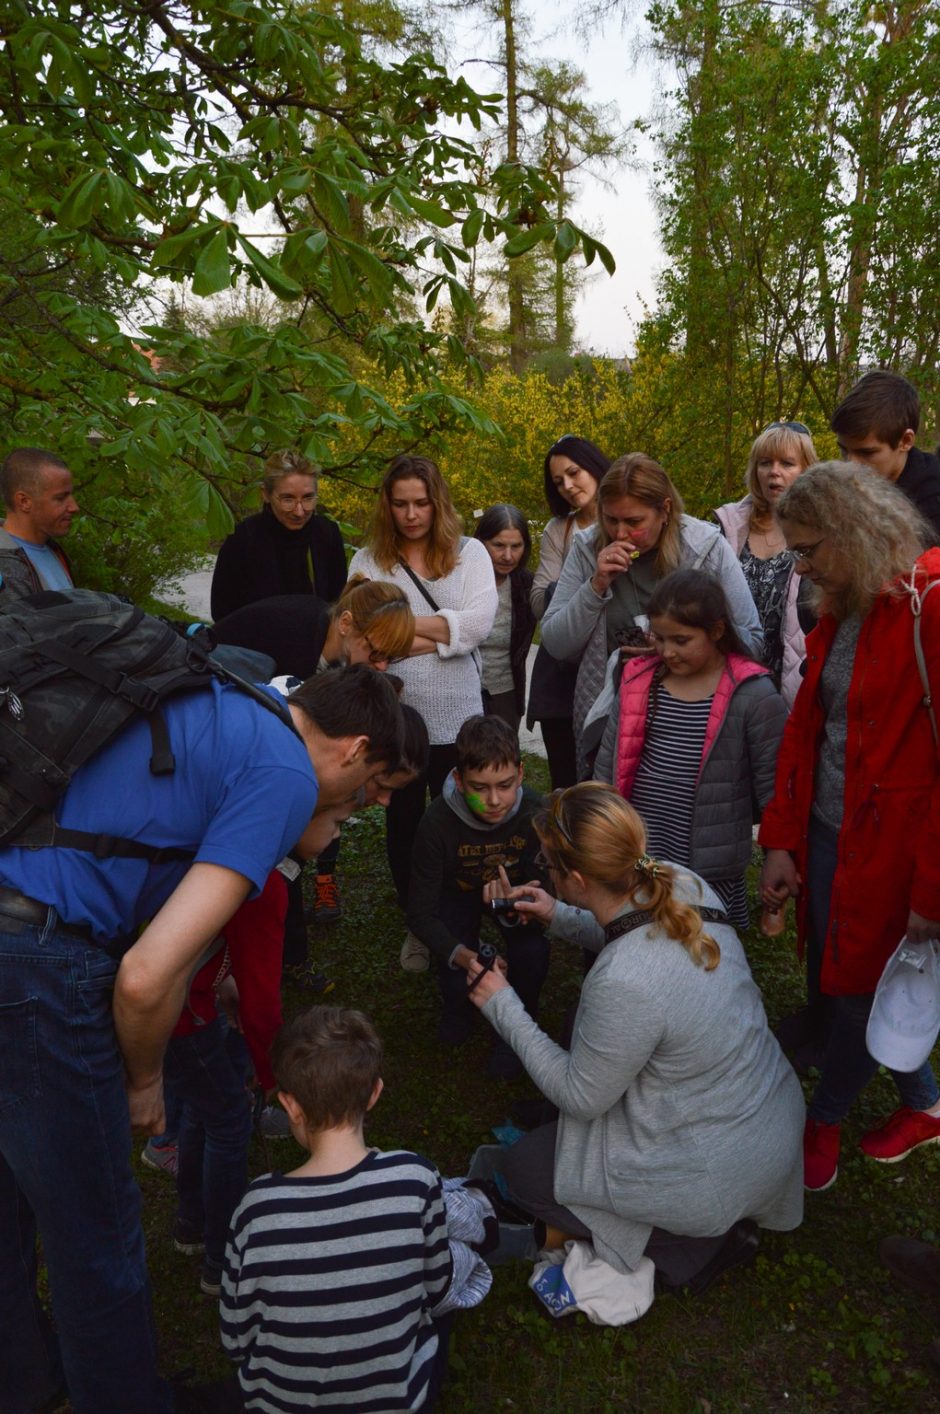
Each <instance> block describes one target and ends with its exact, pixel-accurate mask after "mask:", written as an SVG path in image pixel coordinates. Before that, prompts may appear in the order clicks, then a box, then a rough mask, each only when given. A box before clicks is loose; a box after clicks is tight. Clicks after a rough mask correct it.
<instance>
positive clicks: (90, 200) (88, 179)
mask: <svg viewBox="0 0 940 1414" xmlns="http://www.w3.org/2000/svg"><path fill="white" fill-rule="evenodd" d="M104 175H105V174H104V172H86V173H84V175H83V176H81V177H78V178H76V180H75V181H74V182H73V183H72V185H71V186H70V187H69V188H68V190H67V191H66V193H65V195H64V196H63V198H62V200H61V201H60V202H59V206H58V210H57V212H56V219H57V220H58V221H59V223H60V225H63V226H71V228H72V229H73V230H75V231H77V230H80V229H81V227H82V226H85V225H87V224H88V222H89V221H90V220H91V218H92V216H93V215H94V213H95V207H96V204H97V198H98V191H99V188H100V186H101V182H102V179H103V177H104Z"/></svg>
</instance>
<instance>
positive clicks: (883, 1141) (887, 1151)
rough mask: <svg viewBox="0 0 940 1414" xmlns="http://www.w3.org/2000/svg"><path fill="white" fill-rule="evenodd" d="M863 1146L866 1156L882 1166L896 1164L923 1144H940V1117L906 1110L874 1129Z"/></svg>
mask: <svg viewBox="0 0 940 1414" xmlns="http://www.w3.org/2000/svg"><path fill="white" fill-rule="evenodd" d="M859 1142H860V1147H861V1150H862V1153H863V1154H867V1155H868V1157H869V1158H870V1159H877V1160H878V1162H879V1164H896V1163H897V1162H898V1160H899V1159H906V1158H907V1156H908V1154H912V1153H913V1152H914V1150H915V1149H919V1148H920V1146H921V1145H922V1144H936V1143H938V1142H940V1116H937V1115H929V1114H926V1113H925V1112H924V1111H923V1110H909V1109H907V1108H906V1107H902V1108H901V1109H899V1110H895V1112H894V1114H893V1115H891V1116H890V1118H888V1119H886V1120H885V1122H884V1124H881V1125H879V1126H878V1128H877V1129H870V1130H869V1131H868V1133H867V1134H864V1135H863V1136H862V1138H861V1140H860V1141H859Z"/></svg>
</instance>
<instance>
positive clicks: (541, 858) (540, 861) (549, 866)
mask: <svg viewBox="0 0 940 1414" xmlns="http://www.w3.org/2000/svg"><path fill="white" fill-rule="evenodd" d="M533 863H534V864H535V867H536V869H543V870H544V871H545V872H546V873H551V872H553V871H554V872H555V873H556V874H557V873H559V872H560V871H559V868H558V865H557V864H553V863H552V861H551V860H550V859H549V857H548V855H547V854H546V853H545V851H544V849H540V850H539V852H538V854H537V855H536V856H535V859H534V860H533Z"/></svg>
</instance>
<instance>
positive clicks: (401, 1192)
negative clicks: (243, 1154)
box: [221, 1150, 451, 1414]
mask: <svg viewBox="0 0 940 1414" xmlns="http://www.w3.org/2000/svg"><path fill="white" fill-rule="evenodd" d="M450 1273H451V1261H450V1252H449V1249H448V1243H447V1222H446V1216H445V1211H444V1202H443V1197H442V1193H441V1180H440V1176H439V1174H438V1172H437V1170H436V1169H435V1168H434V1166H433V1164H430V1163H429V1162H428V1161H427V1160H426V1159H422V1158H420V1157H418V1156H417V1155H416V1154H410V1153H406V1152H403V1151H393V1152H390V1153H380V1152H379V1151H377V1150H373V1151H372V1152H370V1153H369V1154H368V1155H367V1156H366V1158H364V1159H363V1160H362V1162H361V1163H359V1164H357V1165H356V1167H355V1168H352V1169H350V1170H348V1171H347V1172H346V1173H341V1174H333V1175H330V1176H328V1177H325V1178H295V1177H285V1176H284V1175H283V1174H278V1173H272V1174H266V1175H265V1176H264V1177H263V1178H259V1179H257V1180H256V1181H255V1182H254V1183H252V1184H251V1186H250V1187H249V1189H248V1192H247V1193H246V1194H245V1197H244V1198H243V1199H242V1202H241V1203H240V1204H239V1207H238V1209H237V1210H236V1212H235V1216H234V1218H233V1219H232V1228H231V1232H230V1234H229V1242H228V1249H227V1251H226V1254H225V1271H224V1274H223V1279H222V1301H221V1320H222V1343H223V1345H224V1346H225V1349H226V1351H227V1352H228V1354H229V1355H230V1356H231V1358H232V1359H233V1360H235V1361H236V1362H237V1363H238V1365H239V1380H240V1382H241V1387H242V1394H243V1396H244V1399H245V1405H246V1408H247V1409H250V1410H264V1411H268V1410H271V1411H294V1410H300V1409H321V1410H325V1409H355V1410H357V1411H359V1414H369V1412H370V1411H371V1414H387V1411H392V1410H399V1409H400V1410H415V1409H420V1408H421V1406H422V1404H423V1403H424V1402H425V1398H426V1396H427V1388H428V1381H429V1379H430V1374H431V1366H432V1362H433V1359H434V1355H435V1353H436V1351H437V1337H436V1335H435V1333H434V1330H433V1328H432V1325H431V1316H430V1312H431V1310H432V1308H433V1307H434V1306H436V1305H437V1303H438V1302H439V1301H440V1300H441V1298H442V1297H443V1296H444V1294H445V1292H446V1291H447V1287H448V1284H449V1281H450Z"/></svg>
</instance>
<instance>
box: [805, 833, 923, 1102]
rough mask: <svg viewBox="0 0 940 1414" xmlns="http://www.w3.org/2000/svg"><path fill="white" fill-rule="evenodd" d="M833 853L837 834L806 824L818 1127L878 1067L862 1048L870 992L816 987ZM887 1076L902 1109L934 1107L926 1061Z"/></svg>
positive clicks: (809, 972) (809, 976) (810, 993)
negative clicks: (824, 1020)
mask: <svg viewBox="0 0 940 1414" xmlns="http://www.w3.org/2000/svg"><path fill="white" fill-rule="evenodd" d="M837 855H838V835H837V833H836V831H835V830H833V829H830V828H829V827H828V826H827V825H824V824H822V823H821V822H820V821H819V820H818V819H816V817H813V819H812V820H811V821H810V829H809V858H808V861H807V865H808V867H807V888H808V901H807V902H808V923H809V928H808V935H809V936H808V947H807V993H808V996H809V1001H810V1005H811V1006H812V1005H813V1004H814V1003H816V1004H817V1005H819V1004H820V1003H821V1002H823V1001H824V1002H825V1004H826V1005H827V1011H828V1017H829V1040H828V1043H827V1045H826V1059H825V1061H824V1062H823V1068H822V1074H821V1076H820V1077H819V1084H818V1085H817V1086H816V1090H815V1092H814V1094H813V1098H812V1100H811V1101H810V1103H809V1107H808V1114H809V1117H810V1119H815V1120H818V1121H819V1122H821V1123H822V1124H840V1123H841V1122H842V1120H843V1119H845V1116H846V1115H847V1114H848V1112H849V1110H850V1109H851V1107H852V1104H853V1103H854V1101H855V1099H856V1097H857V1096H858V1095H860V1094H861V1092H862V1091H863V1090H864V1088H865V1086H866V1085H867V1084H868V1082H869V1080H871V1078H872V1076H873V1075H874V1074H875V1071H876V1070H877V1069H878V1062H877V1061H876V1060H873V1058H872V1057H871V1056H870V1055H869V1053H868V1047H867V1045H866V1044H865V1030H866V1028H867V1026H868V1016H869V1013H870V1012H871V1007H872V1002H873V1001H874V999H875V994H874V992H868V993H865V994H864V995H859V996H850V997H827V998H825V999H823V998H822V991H821V988H820V985H819V977H820V973H821V970H822V960H823V952H824V948H825V943H826V934H827V932H828V928H829V909H830V902H831V898H832V884H833V880H834V878H835V872H836V864H837ZM830 946H831V944H830ZM891 1076H892V1079H893V1080H894V1083H895V1085H896V1086H897V1088H898V1094H899V1095H900V1097H901V1103H902V1105H906V1106H907V1107H908V1108H909V1109H912V1110H929V1109H930V1108H931V1106H933V1105H935V1104H936V1103H937V1099H938V1091H937V1082H936V1080H935V1079H934V1074H933V1070H932V1069H931V1067H930V1063H929V1061H925V1063H924V1064H923V1065H922V1066H921V1068H920V1070H915V1071H911V1072H907V1071H900V1070H892V1072H891Z"/></svg>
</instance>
